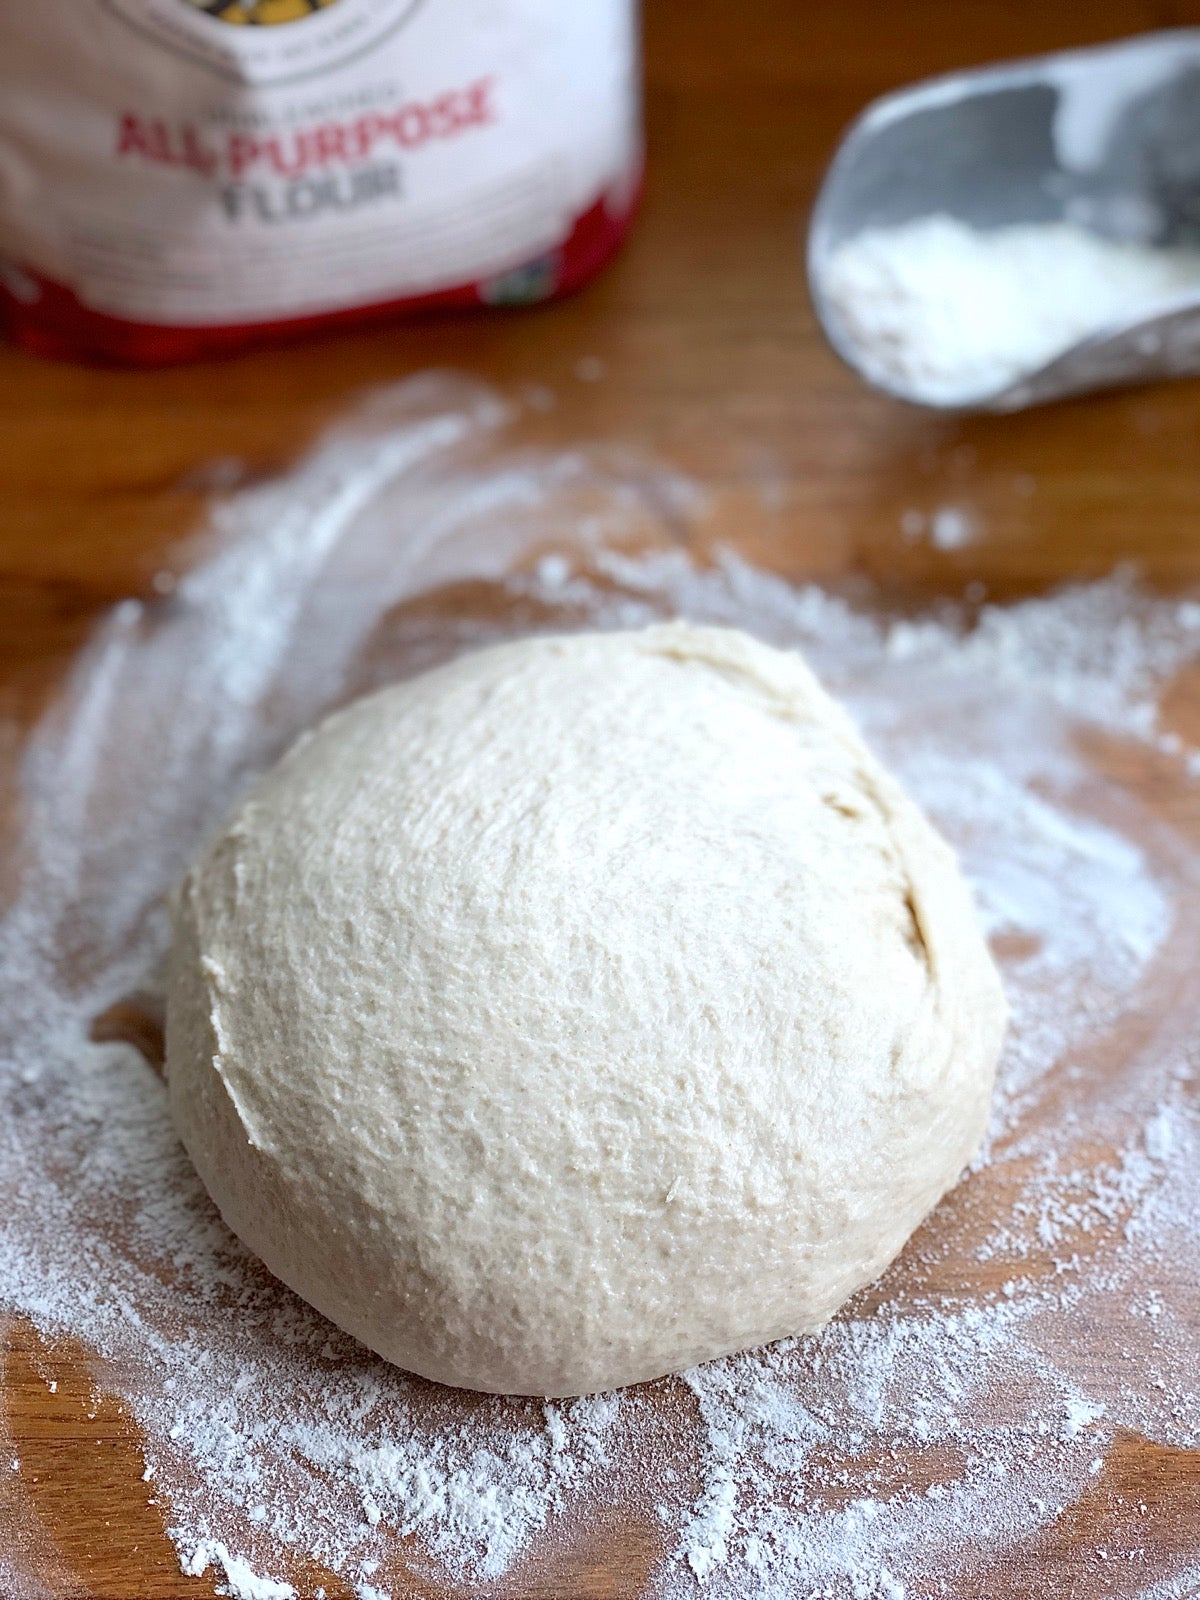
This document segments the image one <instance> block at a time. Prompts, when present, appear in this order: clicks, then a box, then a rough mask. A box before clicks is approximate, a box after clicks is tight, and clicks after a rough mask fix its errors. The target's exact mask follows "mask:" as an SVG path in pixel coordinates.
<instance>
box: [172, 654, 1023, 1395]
mask: <svg viewBox="0 0 1200 1600" xmlns="http://www.w3.org/2000/svg"><path fill="white" fill-rule="evenodd" d="M175 933H176V938H175V947H174V952H173V957H172V966H171V974H170V998H169V1010H168V1022H167V1067H168V1074H169V1082H170V1096H171V1104H172V1108H173V1111H174V1115H175V1119H176V1122H177V1125H178V1127H179V1131H180V1133H181V1135H182V1137H183V1140H184V1143H185V1144H186V1146H187V1148H188V1150H189V1151H190V1153H191V1156H192V1159H193V1160H194V1161H195V1164H196V1166H197V1168H198V1169H199V1171H200V1175H201V1177H202V1178H203V1180H204V1182H205V1184H206V1185H207V1187H208V1189H209V1192H210V1193H211V1194H212V1196H213V1198H214V1199H215V1201H216V1202H217V1204H218V1206H219V1207H220V1209H221V1213H222V1215H223V1216H224V1218H225V1220H226V1221H227V1222H228V1223H229V1225H230V1227H232V1228H233V1229H234V1231H235V1232H236V1233H238V1234H239V1235H240V1236H241V1238H242V1239H243V1240H244V1241H245V1242H246V1244H247V1245H249V1246H250V1248H251V1249H252V1250H254V1251H256V1252H257V1254H258V1255H259V1256H261V1257H262V1259H263V1261H265V1262H266V1264H267V1266H268V1267H269V1268H270V1269H271V1271H272V1272H274V1273H275V1274H276V1275H277V1276H278V1277H280V1278H282V1279H283V1281H284V1282H285V1283H288V1284H290V1285H291V1286H292V1288H293V1289H295V1290H297V1291H298V1292H299V1293H300V1294H301V1295H303V1296H304V1298H305V1299H307V1300H309V1301H311V1302H312V1304H313V1305H314V1306H317V1307H318V1308H319V1309H320V1310H321V1311H323V1312H324V1313H325V1314H326V1315H327V1316H329V1317H331V1318H332V1319H333V1321H334V1322H336V1323H338V1324H340V1326H341V1327H343V1328H345V1329H347V1330H349V1332H351V1333H353V1334H355V1335H357V1337H358V1338H359V1339H361V1340H362V1341H363V1342H364V1343H365V1344H368V1345H370V1346H371V1348H372V1349H374V1350H377V1351H378V1352H379V1353H380V1355H383V1356H386V1357H387V1359H388V1360H389V1361H394V1362H397V1363H398V1364H399V1365H400V1366H402V1367H406V1368H409V1369H411V1370H412V1371H413V1372H418V1373H422V1374H423V1375H424V1376H425V1377H428V1378H436V1379H440V1380H441V1381H442V1382H443V1383H450V1384H458V1385H460V1386H462V1387H464V1388H470V1389H487V1390H494V1391H499V1392H513V1393H523V1394H539V1395H570V1394H580V1393H587V1392H590V1391H593V1390H598V1389H607V1388H613V1387H616V1386H618V1385H621V1384H628V1383H636V1382H638V1381H640V1380H642V1379H646V1378H654V1377H657V1376H659V1375H660V1374H662V1373H665V1372H671V1371H674V1370H677V1369H679V1368H681V1367H686V1366H689V1365H691V1364H693V1363H695V1362H698V1361H703V1360H705V1359H707V1358H709V1357H711V1356H717V1355H721V1354H724V1353H726V1352H729V1351H733V1350H739V1349H742V1348H744V1347H746V1346H750V1345H757V1344H761V1343H763V1342H765V1341H767V1340H771V1339H777V1338H779V1337H781V1336H783V1335H785V1334H792V1333H798V1332H801V1331H804V1330H807V1329H812V1328H816V1327H818V1326H820V1324H821V1323H823V1322H825V1321H826V1320H827V1318H828V1317H829V1316H830V1315H831V1314H832V1313H833V1312H834V1311H835V1310H836V1309H837V1307H838V1306H839V1305H840V1304H841V1303H842V1301H843V1300H845V1299H846V1297H847V1296H848V1295H850V1294H851V1293H853V1291H854V1290H855V1289H857V1288H859V1287H860V1285H862V1284H864V1283H866V1282H868V1281H869V1280H870V1279H872V1278H874V1277H875V1276H876V1275H877V1274H878V1273H879V1272H880V1271H881V1270H882V1269H883V1268H884V1267H885V1266H886V1265H887V1263H888V1262H889V1261H891V1260H892V1258H893V1257H894V1256H895V1255H896V1253H897V1252H898V1251H899V1250H900V1248H901V1246H902V1245H903V1244H904V1241H905V1240H906V1239H907V1238H908V1236H909V1234H910V1233H911V1232H912V1231H913V1229H914V1228H915V1227H916V1226H917V1224H918V1223H919V1222H920V1221H921V1219H922V1218H923V1217H924V1216H925V1215H926V1213H927V1212H928V1211H929V1210H930V1208H931V1207H932V1206H933V1205H934V1204H935V1203H936V1202H937V1200H938V1199H939V1197H940V1196H941V1195H942V1194H943V1193H944V1192H945V1191H946V1190H947V1189H948V1188H949V1187H950V1186H951V1185H952V1184H953V1183H954V1182H955V1181H956V1180H957V1178H958V1176H959V1174H960V1173H961V1171H962V1169H963V1167H964V1165H965V1164H966V1163H967V1162H968V1161H969V1160H970V1158H971V1156H972V1154H973V1153H974V1151H975V1149H976V1147H977V1145H978V1142H979V1139H980V1136H981V1134H982V1132H983V1128H984V1123H985V1121H986V1118H987V1112H988V1104H989V1100H990V1096H991V1089H992V1081H993V1074H994V1068H995V1061H996V1056H997V1053H998V1051H999V1047H1000V1040H1001V1035H1002V1033H1003V1029H1004V1016H1005V1008H1004V1000H1003V996H1002V993H1001V989H1000V982H999V979H998V977H997V975H996V970H995V968H994V966H993V964H992V961H991V959H990V957H989V955H988V951H987V948H986V946H985V944H984V941H983V938H982V936H981V933H980V930H979V926H978V924H977V921H976V917H975V914H974V910H973V907H972V905H971V901H970V897H969V895H968V891H967V889H966V886H965V884H964V882H963V879H962V877H961V876H960V874H959V870H958V867H957V865H956V863H955V860H954V857H953V855H952V853H951V851H950V850H949V848H948V847H947V846H946V845H945V844H944V843H943V842H942V840H941V839H940V838H939V837H938V835H937V834H936V833H935V832H934V831H933V829H932V828H931V827H930V825H929V823H928V822H926V820H925V818H924V817H923V816H922V815H921V813H920V812H919V811H918V810H917V808H916V807H915V806H914V805H913V804H912V802H911V801H909V800H908V799H907V798H906V796H905V795H904V794H903V793H902V791H901V790H900V789H899V787H898V786H897V785H896V783H895V782H894V781H893V780H892V779H891V778H890V777H888V775H887V774H886V773H885V772H884V771H883V769H882V768H881V767H880V766H879V764H878V763H877V762H876V761H875V760H874V758H873V757H872V756H871V755H870V754H869V752H868V751H867V749H866V747H865V746H864V745H863V743H862V741H861V739H860V738H859V736H858V734H857V733H856V731H855V729H854V728H853V726H852V725H851V723H850V721H849V719H848V718H847V716H846V715H845V713H844V712H843V711H842V710H841V709H840V708H839V707H838V706H837V705H835V704H834V702H833V701H832V700H830V699H829V697H828V696H827V695H826V694H825V693H824V692H823V690H822V689H821V688H820V687H819V685H818V684H817V682H816V680H815V679H814V678H813V676H812V674H811V673H810V672H809V671H808V669H807V668H806V667H805V665H804V664H803V662H802V661H801V660H800V659H799V657H797V656H796V655H793V654H788V653H784V652H782V651H778V650H773V649H770V648H768V647H767V646H765V645H762V644H758V643H755V642H754V641H753V640H751V639H749V638H747V637H745V636H744V635H742V634H739V633H736V632H731V631H727V630H724V629H715V628H695V627H689V626H685V625H683V624H679V623H674V624H669V625H664V626H658V627H652V628H647V629H646V630H645V631H641V632H633V633H615V634H585V635H579V636H575V637H569V638H545V639H530V640H525V641H522V642H519V643H515V644H507V645H502V646H500V647H499V648H496V649H491V650H485V651H483V652H481V653H480V654H477V655H471V656H466V657H464V658H462V659H460V660H457V661H455V662H453V663H451V664H450V665H449V666H445V667H441V668H439V669H437V670H436V671H433V672H430V673H427V674H426V675H424V676H423V677H419V678H416V679H414V680H412V681H410V682H407V683H403V684H400V685H399V686H398V687H395V688H391V689H387V690H385V691H383V693H381V694H376V695H372V696H371V697H370V698H368V699H365V700H362V701H359V702H358V703H357V704H355V705H352V706H350V707H349V709H348V710H345V711H341V712H339V713H338V714H337V715H335V716H333V717H331V718H330V719H329V720H328V721H327V722H325V723H324V724H323V725H322V726H321V727H320V728H318V729H317V731H316V732H315V733H313V734H310V735H309V736H307V737H305V738H303V739H302V740H301V741H300V742H299V744H297V745H296V746H295V748H294V749H293V750H292V751H291V752H290V753H289V754H288V755H287V756H286V757H285V758H284V759H283V760H282V761H281V762H280V763H279V765H278V766H277V767H276V768H275V769H274V770H273V771H272V772H270V773H268V774H267V776H266V777H265V778H264V779H262V781H261V782H260V783H259V784H258V785H257V787H256V788H255V789H254V790H253V791H252V793H251V794H250V795H249V797H248V798H247V799H245V800H244V801H243V802H242V803H241V804H240V805H239V806H238V808H237V810H236V811H235V812H234V814H233V816H232V817H231V818H230V820H229V822H228V824H227V825H226V827H225V830H224V832H223V833H222V834H221V836H220V837H219V838H218V839H217V840H216V842H215V843H214V844H213V845H212V846H211V848H209V849H208V851H207V852H206V853H205V855H204V856H203V857H202V859H201V860H200V861H199V862H198V863H197V865H196V866H195V868H194V869H193V870H192V871H191V873H190V874H189V875H188V877H187V878H186V880H185V881H184V883H183V885H182V887H181V889H180V891H179V893H178V895H177V899H176V905H175Z"/></svg>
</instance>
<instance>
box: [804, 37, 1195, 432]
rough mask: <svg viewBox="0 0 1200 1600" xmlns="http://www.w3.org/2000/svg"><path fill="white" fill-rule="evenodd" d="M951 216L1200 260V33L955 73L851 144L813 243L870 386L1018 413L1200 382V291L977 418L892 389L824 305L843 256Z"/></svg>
mask: <svg viewBox="0 0 1200 1600" xmlns="http://www.w3.org/2000/svg"><path fill="white" fill-rule="evenodd" d="M939 212H940V213H943V214H948V215H950V216H951V217H955V218H957V219H959V220H960V221H962V222H965V223H967V224H969V225H970V226H972V227H974V228H978V229H985V230H986V229H989V228H996V227H1001V226H1004V225H1006V224H1011V223H1026V222H1041V221H1055V220H1064V219H1066V220H1071V221H1074V222H1077V223H1081V224H1084V225H1086V226H1087V227H1089V228H1091V229H1093V230H1094V231H1096V232H1097V233H1101V234H1106V235H1108V236H1110V237H1116V238H1122V239H1126V240H1129V239H1135V240H1137V241H1139V242H1142V243H1154V244H1162V245H1200V29H1178V30H1172V31H1170V32H1165V33H1153V34H1144V35H1141V36H1139V37H1137V38H1133V39H1127V40H1123V41H1121V42H1120V43H1117V44H1112V45H1102V46H1099V47H1097V48H1094V49H1087V50H1074V51H1067V52H1063V53H1061V54H1056V55H1048V56H1040V57H1036V58H1032V59H1030V60H1027V61H1018V62H1010V63H1006V64H1004V65H1001V66H994V67H985V68H982V69H979V70H975V71H968V72H956V73H952V74H949V75H948V76H945V77H940V78H933V79H929V80H927V81H926V82H924V83H920V84H917V85H916V86H914V87H912V88H908V89H902V90H900V91H898V92H896V93H894V94H889V95H885V96H884V97H883V98H882V99H879V100H876V101H875V102H874V103H873V104H872V105H870V106H869V107H868V108H867V110H866V111H865V112H863V114H862V115H861V116H860V117H859V118H858V120H857V121H856V122H855V123H854V124H853V125H852V127H851V128H850V131H849V132H848V133H847V135H846V136H845V138H844V139H843V141H842V144H841V146H840V148H839V149H838V152H837V154H836V156H835V157H834V160H833V163H832V165H831V166H830V168H829V172H828V174H827V176H826V178H825V182H824V184H823V186H822V188H821V192H820V195H819V197H818V199H817V204H816V208H815V210H814V213H813V217H812V223H811V226H810V229H809V240H808V273H809V285H810V289H811V293H812V298H813V303H814V305H815V307H816V311H817V315H818V317H819V318H820V321H821V324H822V327H823V328H824V331H825V333H826V336H827V337H828V339H829V340H830V342H831V344H832V345H833V347H834V349H835V350H836V351H837V353H838V354H839V355H840V356H841V357H842V359H843V360H845V361H846V362H848V363H849V365H850V366H852V367H853V368H855V370H856V371H858V372H859V373H861V374H862V376H863V377H865V378H866V379H867V381H868V382H870V383H873V384H875V385H876V386H877V387H879V388H882V389H885V390H886V391H888V392H890V393H892V394H895V395H897V396H899V398H901V399H904V400H910V401H915V402H917V403H918V404H925V405H934V406H935V407H936V408H937V409H940V410H947V411H980V410H986V411H1014V410H1018V409H1020V408H1021V407H1023V406H1030V405H1035V404H1038V403H1040V402H1042V401H1046V400H1056V399H1059V398H1061V397H1063V396H1065V395H1072V394H1081V393H1083V392H1085V391H1087V390H1091V389H1099V388H1106V387H1110V386H1113V385H1117V384H1127V383H1141V382H1144V381H1146V380H1148V379H1153V378H1162V377H1175V376H1178V375H1181V374H1184V373H1194V372H1200V289H1197V290H1195V291H1193V290H1191V289H1189V290H1188V291H1187V292H1186V293H1181V294H1178V295H1176V296H1174V297H1172V299H1170V300H1169V301H1164V302H1163V304H1162V305H1161V307H1156V308H1155V311H1154V314H1153V315H1150V316H1147V315H1145V314H1144V311H1142V310H1138V311H1135V312H1131V315H1130V317H1129V318H1128V319H1126V320H1122V321H1119V322H1113V323H1110V324H1108V325H1107V326H1105V327H1103V328H1100V329H1098V330H1097V331H1096V332H1095V333H1093V334H1092V335H1090V336H1089V337H1088V338H1085V339H1083V340H1081V341H1080V342H1078V343H1077V344H1074V345H1072V346H1071V347H1070V348H1069V349H1067V350H1064V351H1063V353H1062V354H1060V355H1058V356H1056V357H1055V358H1054V359H1053V360H1051V361H1049V362H1047V363H1046V364H1045V365H1044V366H1042V367H1040V368H1039V369H1038V370H1036V371H1033V372H1030V373H1028V374H1026V375H1024V376H1023V377H1022V378H1021V379H1020V380H1019V381H1017V382H1014V383H1011V384H1009V385H1007V386H1006V387H1004V388H1002V389H999V390H997V391H996V392H994V393H991V394H987V395H984V396H982V397H979V396H976V397H974V398H973V399H972V400H971V402H970V403H969V404H963V405H959V404H949V405H944V404H938V402H936V401H930V400H928V399H927V398H924V397H923V396H922V395H920V394H917V393H913V392H907V391H906V390H905V389H904V388H903V387H902V385H901V384H900V383H898V382H893V381H890V380H888V379H886V378H883V377H881V376H880V374H879V373H878V371H877V370H873V369H872V368H871V367H870V366H869V364H868V362H867V361H866V360H865V359H864V352H863V350H862V349H861V348H860V347H859V345H858V343H857V341H856V337H855V335H854V333H853V332H852V330H851V329H850V328H848V327H847V325H846V323H845V322H844V321H843V319H842V318H841V317H840V315H839V314H838V311H837V308H836V306H834V305H833V304H831V302H830V300H829V297H828V296H827V294H826V293H825V290H824V274H825V270H826V267H827V264H828V262H829V259H830V255H831V253H832V252H833V251H834V250H836V249H837V248H838V246H839V245H841V244H842V243H843V242H844V241H846V240H848V239H851V238H853V237H854V236H855V235H857V234H858V233H860V232H861V231H862V230H863V229H865V228H878V227H889V226H896V225H898V224H900V223H904V222H909V221H911V220H913V219H915V218H918V217H924V216H928V215H930V214H934V213H939Z"/></svg>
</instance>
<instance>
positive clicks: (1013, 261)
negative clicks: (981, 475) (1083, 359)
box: [821, 214, 1200, 405]
mask: <svg viewBox="0 0 1200 1600" xmlns="http://www.w3.org/2000/svg"><path fill="white" fill-rule="evenodd" d="M1198 288H1200V251H1197V250H1185V249H1165V248H1161V249H1160V248H1155V247H1154V246H1152V245H1147V244H1140V243H1126V242H1124V241H1120V240H1116V239H1109V238H1105V237H1103V236H1102V235H1100V234H1097V233H1092V232H1089V231H1088V230H1087V229H1085V228H1082V227H1080V226H1079V225H1078V224H1076V223H1073V222H1032V223H1021V224H1015V225H1012V226H1009V227H1003V228H996V229H993V230H990V231H981V230H978V229H975V228H972V227H970V226H968V224H966V223H964V222H960V221H958V220H957V219H956V218H954V217H950V216H944V215H940V214H935V215H932V216H926V217H919V218H917V219H916V220H914V221H912V222H906V223H902V224H900V225H898V226H896V227H892V228H868V229H866V230H864V231H863V232H862V233H859V234H856V235H855V236H854V237H853V238H851V239H848V240H846V241H845V243H843V244H841V245H839V246H838V248H837V249H836V250H834V251H833V252H832V254H831V255H830V257H829V259H828V261H827V262H826V263H825V266H824V268H823V270H822V273H821V289H822V292H823V294H824V296H825V298H826V300H827V302H828V304H829V306H830V308H831V309H832V311H833V313H834V314H835V316H836V317H837V319H838V321H839V323H840V324H841V327H842V329H843V331H844V333H845V335H846V337H847V338H848V339H849V341H850V343H851V345H852V346H853V347H854V349H855V350H856V351H857V352H858V354H859V357H860V359H861V361H862V364H863V366H864V368H865V369H866V371H867V373H868V376H870V377H871V378H872V379H873V380H874V381H876V382H878V383H880V384H882V385H884V386H885V387H887V388H892V389H895V390H897V391H898V392H900V393H902V394H904V395H905V396H907V397H908V398H910V399H915V400H925V401H929V402H932V403H938V404H943V405H967V404H970V403H972V402H974V401H979V400H982V399H985V398H987V397H988V396H990V395H993V394H996V393H998V392H999V391H1000V390H1002V389H1005V388H1007V387H1008V385H1009V384H1011V383H1015V382H1016V381H1017V380H1018V379H1020V378H1022V377H1024V376H1025V375H1026V374H1028V373H1030V372H1033V371H1034V370H1036V369H1037V368H1038V367H1040V366H1042V365H1043V364H1044V363H1045V362H1047V361H1049V360H1051V359H1053V357H1055V356H1057V355H1061V354H1062V352H1063V351H1064V350H1066V349H1067V348H1068V347H1069V346H1070V345H1073V344H1075V343H1076V342H1077V341H1078V340H1080V339H1084V338H1086V337H1088V336H1089V335H1090V334H1093V333H1097V332H1099V331H1100V330H1101V329H1102V328H1104V327H1106V326H1107V325H1109V324H1111V323H1114V322H1119V321H1123V320H1125V319H1127V318H1129V317H1133V316H1138V315H1141V314H1142V313H1145V312H1149V311H1151V310H1153V309H1155V308H1156V307H1158V306H1161V305H1165V304H1167V303H1168V302H1169V301H1170V300H1171V299H1172V298H1173V297H1175V296H1177V295H1179V294H1180V293H1181V292H1189V291H1190V292H1194V291H1195V290H1197V289H1198Z"/></svg>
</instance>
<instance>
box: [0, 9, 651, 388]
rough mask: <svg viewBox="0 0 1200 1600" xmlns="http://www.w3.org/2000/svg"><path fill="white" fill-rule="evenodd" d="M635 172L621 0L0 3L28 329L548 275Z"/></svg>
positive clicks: (164, 355)
mask: <svg viewBox="0 0 1200 1600" xmlns="http://www.w3.org/2000/svg"><path fill="white" fill-rule="evenodd" d="M640 175H641V136H640V114H639V94H638V77H637V35H636V12H635V0H574V3H564V0H73V3H72V4H70V5H64V4H61V3H54V4H47V0H4V4H3V5H2V6H0V303H2V304H3V307H4V312H5V316H6V320H7V322H8V325H9V328H10V331H11V333H12V335H13V337H14V338H16V339H17V340H18V342H20V343H21V344H24V345H26V346H27V347H28V348H30V349H34V350H38V351H40V352H42V353H43V354H48V355H58V356H67V357H78V358H93V359H102V360H103V359H107V360H115V361H125V362H145V363H149V362H160V361H175V360H186V359H189V358H193V357H198V356H204V355H211V354H217V353H220V352H223V351H232V350H238V349H242V348H245V347H247V346H249V345H253V344H261V343H263V342H264V341H266V340H272V339H278V338H284V337H292V336H294V335H296V334H298V333H302V332H306V331H308V330H310V329H313V328H319V327H323V326H326V325H329V324H331V323H346V322H354V321H360V320H364V319H367V318H379V317H381V316H385V315H390V314H395V313H399V312H403V311H406V310H410V309H415V308H417V307H421V306H428V305H471V304H476V305H477V304H518V303H527V302H531V301H536V300H544V299H548V298H550V297H551V296H553V295H556V294H561V293H565V292H567V291H569V290H571V289H574V288H576V287H578V285H579V284H581V283H582V282H583V281H584V280H585V279H586V278H588V277H589V276H590V275H591V274H592V273H593V272H595V271H596V270H597V269H598V268H599V267H600V266H601V265H602V264H603V262H604V261H605V260H606V259H607V258H608V256H609V255H611V254H612V252H613V251H614V250H615V248H616V246H617V245H618V244H619V242H620V240H621V239H622V237H623V236H624V234H625V231H626V229H627V227H628V224H629V219H630V216H631V213H632V210H633V206H634V203H635V201H636V196H637V191H638V186H639V182H640Z"/></svg>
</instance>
